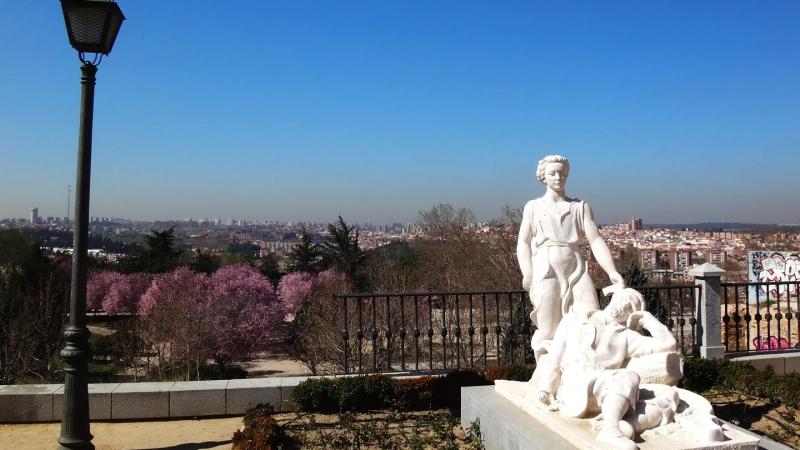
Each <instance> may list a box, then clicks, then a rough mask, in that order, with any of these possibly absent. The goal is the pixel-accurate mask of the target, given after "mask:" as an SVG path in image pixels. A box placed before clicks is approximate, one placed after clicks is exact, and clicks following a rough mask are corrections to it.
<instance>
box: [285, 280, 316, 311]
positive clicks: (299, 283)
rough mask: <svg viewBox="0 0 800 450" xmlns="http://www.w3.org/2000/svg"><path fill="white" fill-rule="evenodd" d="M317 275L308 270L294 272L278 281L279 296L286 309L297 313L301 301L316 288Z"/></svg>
mask: <svg viewBox="0 0 800 450" xmlns="http://www.w3.org/2000/svg"><path fill="white" fill-rule="evenodd" d="M315 280H316V277H315V276H314V275H312V274H310V273H307V272H292V273H289V274H286V275H284V276H283V278H281V281H280V282H279V283H278V297H279V298H280V300H281V302H282V303H283V306H284V307H285V308H286V311H287V312H288V313H290V314H295V313H296V312H297V308H298V307H299V306H300V303H301V302H302V301H303V299H304V298H306V297H307V296H308V295H309V294H310V293H311V292H312V290H313V288H314V281H315Z"/></svg>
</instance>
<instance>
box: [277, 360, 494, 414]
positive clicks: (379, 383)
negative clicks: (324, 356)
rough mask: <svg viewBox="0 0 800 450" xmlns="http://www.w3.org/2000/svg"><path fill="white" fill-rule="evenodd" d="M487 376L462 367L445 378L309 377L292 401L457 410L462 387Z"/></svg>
mask: <svg viewBox="0 0 800 450" xmlns="http://www.w3.org/2000/svg"><path fill="white" fill-rule="evenodd" d="M488 383H489V382H488V380H486V377H484V376H483V375H481V374H479V373H478V372H475V371H469V370H463V371H456V372H451V373H449V374H447V375H446V376H444V377H431V376H425V377H419V378H409V379H393V378H390V377H387V376H385V375H369V376H358V377H342V378H312V379H308V380H306V381H303V382H302V383H300V384H299V385H298V386H297V387H296V388H294V390H293V391H292V395H291V398H292V401H293V402H294V403H295V404H296V405H297V407H298V409H300V410H301V411H307V412H320V413H333V412H365V411H370V410H375V409H385V408H395V409H399V410H406V411H408V410H426V409H438V408H442V407H450V408H452V409H454V410H458V408H459V406H460V399H461V387H463V386H481V385H485V384H488Z"/></svg>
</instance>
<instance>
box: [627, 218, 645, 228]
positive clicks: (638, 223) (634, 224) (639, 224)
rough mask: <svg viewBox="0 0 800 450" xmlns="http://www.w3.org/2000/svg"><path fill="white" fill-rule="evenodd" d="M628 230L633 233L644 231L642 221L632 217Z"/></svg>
mask: <svg viewBox="0 0 800 450" xmlns="http://www.w3.org/2000/svg"><path fill="white" fill-rule="evenodd" d="M628 228H629V229H630V230H631V231H639V230H641V229H642V219H641V218H640V217H631V220H630V222H628Z"/></svg>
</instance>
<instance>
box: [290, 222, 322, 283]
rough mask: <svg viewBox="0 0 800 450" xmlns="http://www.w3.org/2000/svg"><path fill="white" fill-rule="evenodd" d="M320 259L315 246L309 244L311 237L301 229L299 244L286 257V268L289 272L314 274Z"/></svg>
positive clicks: (318, 251)
mask: <svg viewBox="0 0 800 450" xmlns="http://www.w3.org/2000/svg"><path fill="white" fill-rule="evenodd" d="M321 257H322V254H321V252H320V250H319V249H318V248H317V245H316V244H314V243H312V242H311V235H310V234H309V233H308V232H307V231H306V229H305V228H303V229H302V231H301V232H300V243H299V244H298V245H297V247H295V248H294V250H292V252H291V253H289V255H288V258H287V265H286V268H287V270H288V271H289V272H308V273H316V272H317V271H318V270H319V264H320V259H321Z"/></svg>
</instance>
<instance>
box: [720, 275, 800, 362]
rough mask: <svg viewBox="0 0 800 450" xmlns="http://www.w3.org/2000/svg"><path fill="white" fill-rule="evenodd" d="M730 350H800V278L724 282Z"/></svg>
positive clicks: (724, 327)
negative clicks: (794, 279)
mask: <svg viewBox="0 0 800 450" xmlns="http://www.w3.org/2000/svg"><path fill="white" fill-rule="evenodd" d="M721 287H722V299H721V303H722V343H723V345H724V346H725V351H726V352H727V353H754V352H772V351H776V350H789V349H800V336H798V335H799V334H800V320H799V319H800V318H799V317H798V311H800V281H777V282H773V281H769V282H757V283H722V285H721Z"/></svg>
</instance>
